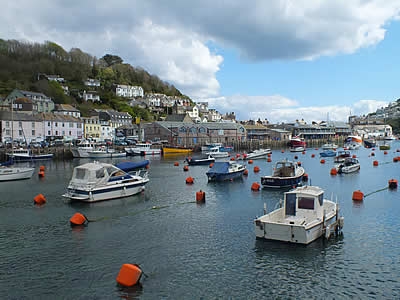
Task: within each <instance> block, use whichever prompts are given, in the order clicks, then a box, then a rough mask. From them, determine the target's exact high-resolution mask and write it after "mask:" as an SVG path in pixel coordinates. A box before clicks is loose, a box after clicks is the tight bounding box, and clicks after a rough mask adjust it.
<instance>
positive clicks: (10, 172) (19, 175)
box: [0, 166, 35, 181]
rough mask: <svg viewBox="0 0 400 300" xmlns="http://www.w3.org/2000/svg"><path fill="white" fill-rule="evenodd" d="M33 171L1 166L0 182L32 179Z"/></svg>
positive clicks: (31, 169) (32, 169)
mask: <svg viewBox="0 0 400 300" xmlns="http://www.w3.org/2000/svg"><path fill="white" fill-rule="evenodd" d="M34 171H35V169H34V168H25V167H14V166H1V167H0V181H12V180H22V179H29V178H31V177H32V175H33V172H34Z"/></svg>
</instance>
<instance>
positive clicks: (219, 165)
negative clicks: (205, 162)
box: [206, 161, 229, 175]
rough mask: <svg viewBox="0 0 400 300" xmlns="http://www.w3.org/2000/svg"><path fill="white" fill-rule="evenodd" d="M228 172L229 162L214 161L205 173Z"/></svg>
mask: <svg viewBox="0 0 400 300" xmlns="http://www.w3.org/2000/svg"><path fill="white" fill-rule="evenodd" d="M228 172H229V162H222V161H218V162H215V163H214V165H213V166H212V168H211V169H210V170H209V171H208V172H207V173H206V174H207V175H209V174H210V175H211V174H226V173H228Z"/></svg>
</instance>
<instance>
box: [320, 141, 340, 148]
mask: <svg viewBox="0 0 400 300" xmlns="http://www.w3.org/2000/svg"><path fill="white" fill-rule="evenodd" d="M338 147H339V146H338V145H337V144H335V143H332V142H330V141H328V143H325V144H323V145H322V147H321V148H322V149H323V150H328V149H333V150H335V149H336V148H338Z"/></svg>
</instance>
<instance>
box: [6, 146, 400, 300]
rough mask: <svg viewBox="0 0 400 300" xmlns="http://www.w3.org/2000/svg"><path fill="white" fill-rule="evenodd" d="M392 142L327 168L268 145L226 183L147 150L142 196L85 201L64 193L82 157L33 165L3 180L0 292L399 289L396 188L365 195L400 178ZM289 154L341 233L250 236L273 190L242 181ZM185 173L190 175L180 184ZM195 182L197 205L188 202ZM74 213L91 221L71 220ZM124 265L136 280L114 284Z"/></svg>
mask: <svg viewBox="0 0 400 300" xmlns="http://www.w3.org/2000/svg"><path fill="white" fill-rule="evenodd" d="M396 149H400V142H399V141H393V142H392V150H389V151H388V154H387V155H384V152H383V151H380V150H375V151H374V153H375V156H371V152H372V151H371V150H369V149H360V150H357V151H352V153H354V154H356V155H357V157H358V158H359V159H360V161H361V171H360V172H359V173H356V174H351V175H350V174H347V175H340V176H330V175H329V172H330V169H331V168H332V166H333V158H326V163H325V164H321V163H320V158H319V152H320V151H321V150H315V149H308V150H307V152H306V154H302V153H290V152H288V151H286V152H285V153H281V151H280V150H279V151H274V152H273V154H272V163H268V162H266V161H265V160H256V161H254V162H255V163H254V164H253V165H248V168H249V176H248V177H247V178H244V179H243V180H242V181H235V182H226V183H223V184H214V183H207V178H206V175H205V172H206V171H207V170H208V166H192V167H190V170H189V171H188V172H184V171H183V161H184V157H183V156H177V157H172V158H165V159H164V158H163V159H160V158H159V159H151V167H150V169H149V174H150V175H149V176H150V183H149V184H148V185H147V186H146V188H147V189H146V191H145V192H144V193H143V194H140V195H136V196H133V197H129V198H125V199H120V200H112V201H106V202H101V203H94V204H84V203H70V202H68V201H66V200H65V199H64V198H62V197H61V194H62V193H63V192H64V191H65V188H66V186H67V183H68V181H69V179H70V177H71V174H72V169H73V167H74V166H76V165H79V164H81V163H83V162H87V160H79V159H74V160H71V161H51V162H46V163H40V164H37V165H36V168H37V171H38V169H39V166H40V165H45V166H46V173H45V178H42V179H39V178H38V177H37V176H36V175H35V176H34V177H33V178H32V179H30V180H28V181H19V182H7V183H5V182H2V183H0V192H1V197H0V298H1V299H118V298H126V299H135V298H139V299H276V298H278V299H289V298H290V299H292V298H303V299H333V298H335V299H343V298H344V299H346V298H347V299H348V298H356V299H360V298H363V299H365V298H377V299H399V298H400V279H399V274H400V264H399V260H400V239H399V228H400V218H399V215H400V194H399V192H400V191H397V190H388V189H384V190H382V191H379V192H376V193H374V192H375V191H377V190H380V189H382V188H386V187H387V186H388V180H389V179H391V178H396V179H398V180H399V179H400V178H399V174H400V162H399V163H393V157H395V156H400V153H399V152H396ZM313 153H314V154H315V157H314V158H312V157H311V154H313ZM295 155H297V156H298V159H297V160H298V161H300V162H301V163H302V165H303V166H304V168H305V169H306V172H307V173H308V175H309V178H310V180H311V183H312V184H313V185H318V186H321V187H322V188H324V189H325V194H326V196H328V197H330V196H331V195H332V194H333V195H334V199H336V197H337V199H338V202H339V203H340V205H341V213H342V215H343V216H344V217H345V227H344V230H343V235H342V236H340V237H337V238H333V239H330V240H329V241H325V240H322V239H320V240H318V241H316V242H314V243H312V244H310V245H308V246H301V245H291V244H285V243H279V242H268V241H262V240H256V238H255V234H254V232H253V223H252V222H253V219H254V217H256V216H259V215H260V214H262V210H263V204H264V203H267V207H268V210H273V209H274V208H275V207H276V206H277V203H278V202H279V199H280V198H282V192H280V191H271V190H264V189H263V190H260V191H259V192H252V191H251V189H250V187H251V184H252V183H253V182H256V181H257V182H260V176H261V175H267V174H270V173H271V169H272V166H273V162H275V161H277V160H278V159H281V158H288V159H294V157H295ZM129 159H131V160H135V159H140V158H129ZM374 160H377V161H378V162H379V166H377V167H374V166H373V161H374ZM175 161H178V162H180V166H179V167H175V166H174V162H175ZM113 162H116V161H113ZM254 166H259V167H260V169H261V171H260V172H259V173H258V174H255V173H254V172H253V168H254ZM36 173H37V172H36ZM188 176H192V177H194V178H195V183H194V185H186V184H185V179H186V177H188ZM200 189H201V190H203V191H205V192H206V203H205V204H204V205H198V204H196V202H195V194H196V192H197V191H199V190H200ZM355 190H361V191H362V192H363V193H364V194H365V195H367V197H366V198H365V199H364V201H363V202H361V203H356V202H353V201H352V199H351V198H352V193H353V191H355ZM39 193H42V194H43V195H45V197H46V199H47V203H46V204H45V205H43V206H41V207H38V206H35V205H34V204H33V198H34V197H35V196H36V195H37V194H39ZM75 212H81V213H84V214H85V215H86V216H87V217H88V218H89V219H91V220H94V222H90V223H89V224H88V226H86V227H83V228H71V227H70V225H69V218H70V217H71V216H72V215H73V214H74V213H75ZM124 263H138V264H140V265H141V267H142V269H143V271H144V272H145V273H146V275H147V277H145V278H143V280H142V286H141V287H135V288H119V287H118V286H117V285H116V281H115V279H116V277H117V275H118V272H119V269H120V267H121V265H122V264H124Z"/></svg>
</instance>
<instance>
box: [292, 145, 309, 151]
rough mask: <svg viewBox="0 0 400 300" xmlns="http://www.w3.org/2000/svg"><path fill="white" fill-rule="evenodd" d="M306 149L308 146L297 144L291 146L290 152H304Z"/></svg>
mask: <svg viewBox="0 0 400 300" xmlns="http://www.w3.org/2000/svg"><path fill="white" fill-rule="evenodd" d="M305 150H306V148H304V147H303V146H296V147H290V148H289V151H290V152H303V151H305Z"/></svg>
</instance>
